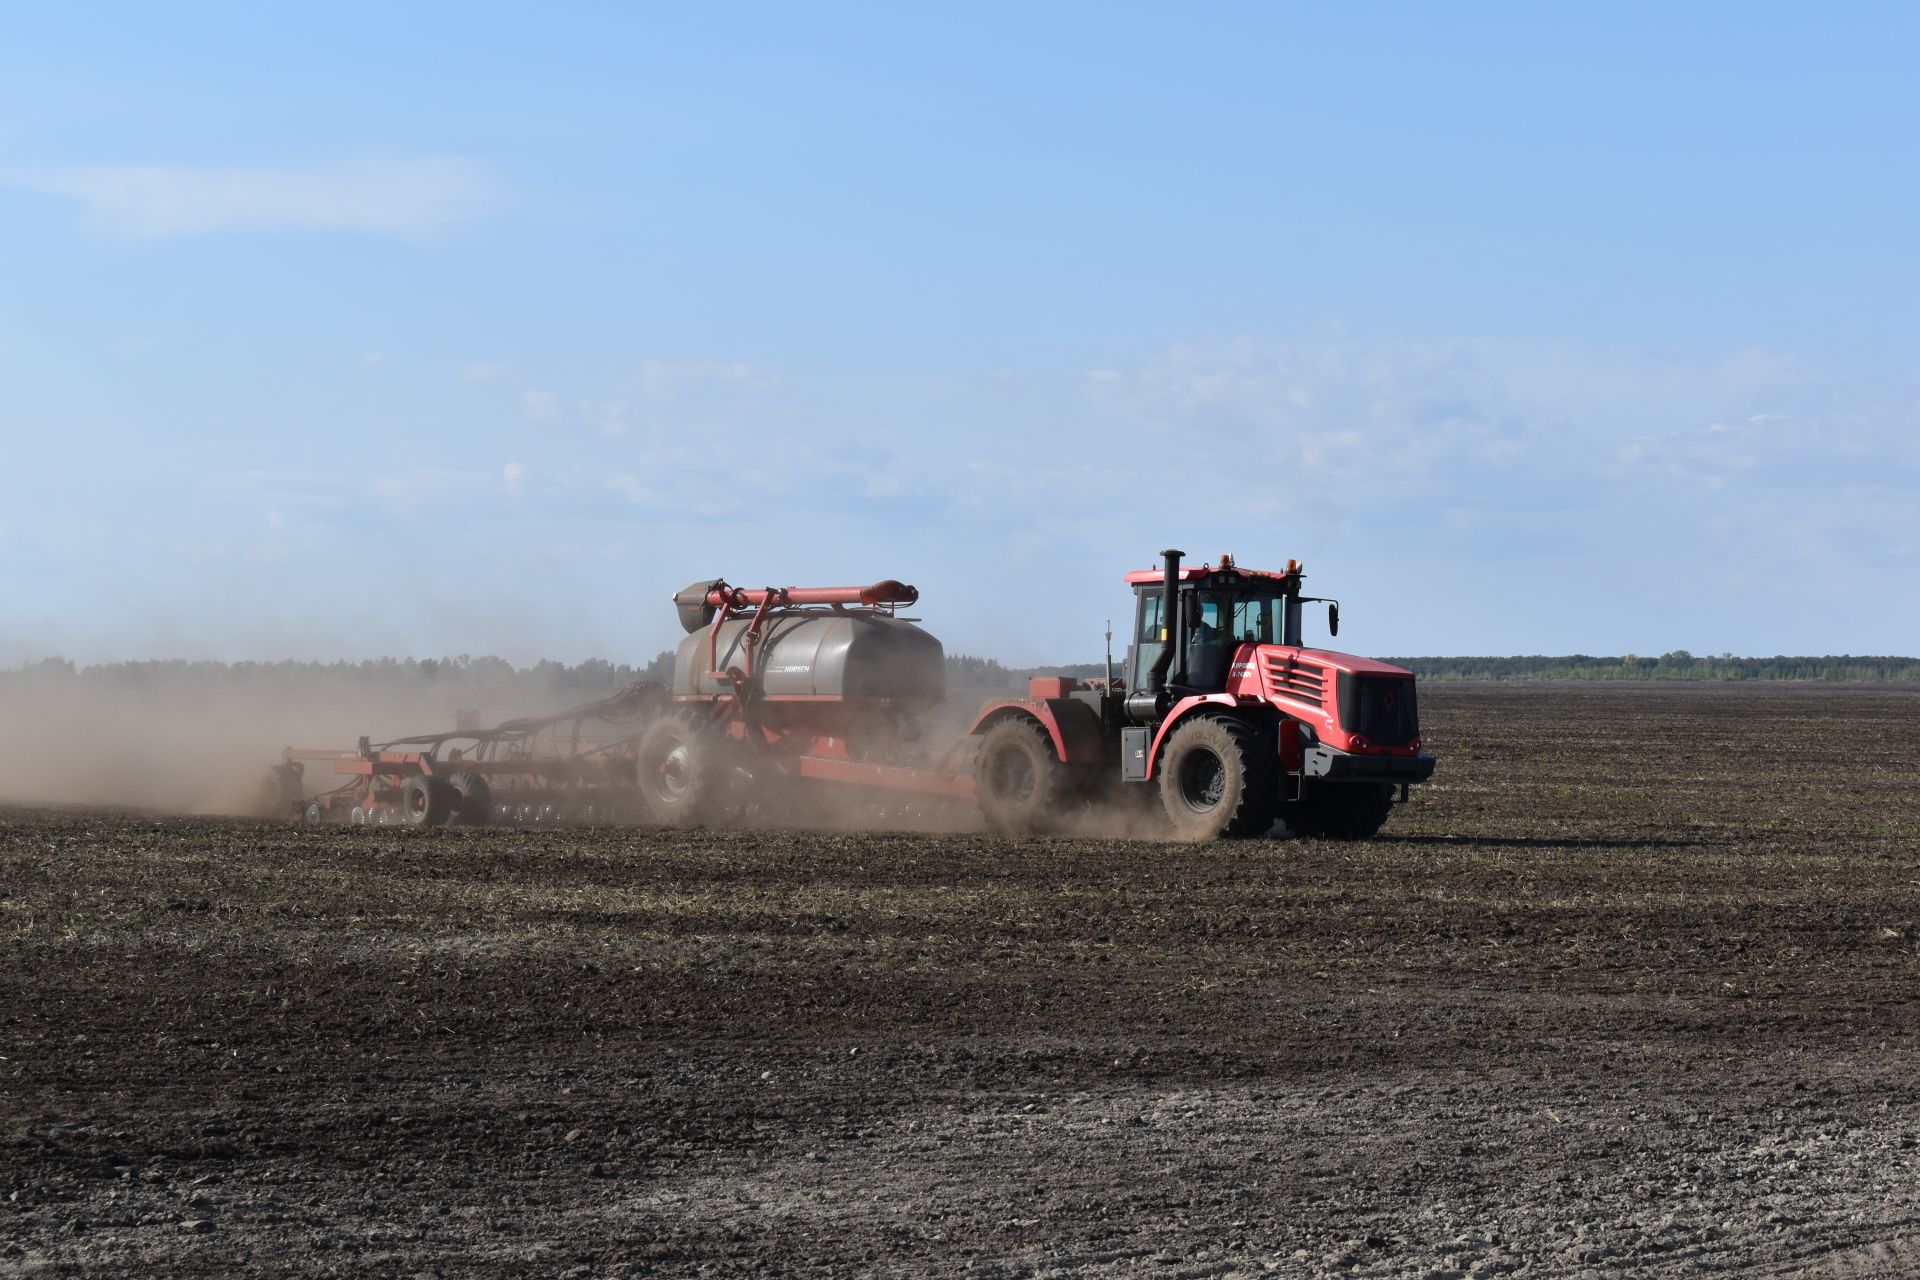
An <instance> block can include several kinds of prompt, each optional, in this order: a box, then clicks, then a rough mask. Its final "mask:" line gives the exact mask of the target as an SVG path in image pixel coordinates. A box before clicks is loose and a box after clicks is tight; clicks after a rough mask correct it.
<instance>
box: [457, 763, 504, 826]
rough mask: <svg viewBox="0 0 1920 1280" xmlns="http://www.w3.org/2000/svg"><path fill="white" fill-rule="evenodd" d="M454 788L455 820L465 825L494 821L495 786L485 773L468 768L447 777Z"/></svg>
mask: <svg viewBox="0 0 1920 1280" xmlns="http://www.w3.org/2000/svg"><path fill="white" fill-rule="evenodd" d="M447 784H448V785H449V786H451V787H452V788H453V821H455V822H457V823H459V824H460V825H461V826H464V827H484V826H486V825H487V823H489V822H491V821H493V788H492V787H490V786H488V785H487V779H486V775H485V774H480V773H474V772H473V771H472V770H466V771H463V772H461V773H456V774H454V775H453V776H452V777H451V778H448V779H447Z"/></svg>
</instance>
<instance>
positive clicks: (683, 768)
mask: <svg viewBox="0 0 1920 1280" xmlns="http://www.w3.org/2000/svg"><path fill="white" fill-rule="evenodd" d="M737 757H738V753H737V751H736V750H735V749H734V745H733V742H732V741H731V740H730V739H729V738H728V737H727V736H726V735H725V734H723V733H721V732H720V731H719V730H718V729H716V728H714V727H712V726H710V725H705V724H696V723H695V722H694V721H692V720H691V719H687V718H684V717H681V716H668V717H667V718H665V719H664V720H660V721H658V722H656V723H655V724H654V726H653V727H652V728H651V729H649V730H647V732H646V736H645V737H643V738H641V739H640V755H639V762H638V763H639V770H638V772H639V790H640V796H641V799H642V800H643V801H644V802H645V804H646V807H647V809H648V811H649V813H650V814H651V816H652V817H653V820H654V821H656V822H659V823H661V824H662V825H664V826H669V827H698V826H719V825H724V824H726V823H728V822H731V821H734V820H736V819H737V818H738V817H739V815H740V813H741V812H742V810H743V809H744V807H745V806H744V796H743V795H742V792H743V790H744V785H743V784H744V781H745V780H744V779H743V777H742V774H741V769H740V767H739V761H738V758H737Z"/></svg>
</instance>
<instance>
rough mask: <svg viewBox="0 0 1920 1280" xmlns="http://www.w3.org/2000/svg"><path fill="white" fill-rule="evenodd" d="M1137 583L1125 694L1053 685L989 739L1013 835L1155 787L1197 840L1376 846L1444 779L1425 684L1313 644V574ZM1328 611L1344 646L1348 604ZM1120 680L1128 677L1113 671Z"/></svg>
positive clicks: (985, 761)
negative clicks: (1281, 836)
mask: <svg viewBox="0 0 1920 1280" xmlns="http://www.w3.org/2000/svg"><path fill="white" fill-rule="evenodd" d="M1163 554H1164V555H1165V565H1164V568H1163V569H1161V570H1152V569H1148V570H1141V571H1138V572H1135V573H1129V574H1128V575H1127V582H1128V583H1129V584H1131V585H1132V587H1133V589H1134V598H1135V609H1134V625H1133V636H1132V642H1131V644H1130V645H1129V646H1128V653H1127V664H1126V666H1127V671H1126V677H1125V679H1124V680H1116V679H1114V678H1112V676H1111V675H1109V677H1108V678H1107V679H1106V680H1104V681H1087V682H1081V681H1076V680H1073V679H1067V678H1053V679H1036V680H1034V681H1032V683H1031V688H1030V690H1029V696H1028V697H1026V698H1024V699H1017V700H1014V699H1009V700H1007V701H1003V702H999V703H995V704H990V705H989V706H987V707H986V708H985V709H984V710H983V711H982V712H981V714H980V716H979V718H978V720H977V721H976V722H975V725H974V733H975V734H977V735H978V737H979V748H978V751H977V753H976V755H975V762H974V778H975V784H976V795H977V798H978V802H979V805H980V808H981V811H982V812H983V813H984V814H985V815H986V817H987V820H988V821H989V822H991V823H992V824H993V825H994V826H996V827H998V828H1000V829H1002V830H1035V829H1041V828H1044V827H1046V826H1048V825H1050V824H1052V823H1053V822H1054V821H1056V820H1057V819H1058V817H1059V816H1061V815H1063V814H1065V813H1068V812H1070V811H1071V810H1072V809H1073V808H1074V807H1076V806H1077V805H1081V804H1084V803H1086V802H1087V801H1088V800H1090V799H1091V800H1093V801H1094V802H1096V803H1098V802H1100V801H1101V800H1103V799H1106V798H1110V797H1111V796H1112V795H1113V793H1114V792H1115V790H1116V789H1117V790H1119V791H1120V792H1122V794H1124V792H1125V791H1127V790H1131V789H1134V788H1156V789H1157V790H1158V792H1159V800H1160V806H1161V808H1162V809H1164V810H1165V813H1166V817H1167V820H1168V822H1169V823H1171V825H1172V827H1173V831H1174V833H1175V835H1177V836H1179V837H1181V838H1183V839H1192V840H1209V839H1216V838H1221V837H1229V838H1231V837H1242V836H1260V835H1265V834H1266V833H1268V832H1269V831H1271V830H1272V829H1273V827H1274V824H1275V822H1276V821H1280V822H1284V823H1286V825H1287V829H1288V830H1290V831H1292V832H1293V833H1294V834H1296V835H1310V836H1326V837H1331V838H1334V839H1347V840H1356V839H1365V838H1367V837H1369V836H1371V835H1373V834H1374V833H1375V832H1376V831H1378V830H1379V829H1380V825H1381V823H1383V822H1384V821H1385V820H1386V817H1387V813H1388V811H1389V809H1390V808H1391V806H1392V804H1393V802H1394V800H1395V799H1396V798H1397V799H1400V800H1404V799H1406V796H1407V790H1408V787H1409V786H1410V785H1411V784H1413V783H1416V782H1424V781H1426V780H1427V779H1428V778H1429V777H1431V776H1432V775H1433V768H1434V759H1433V757H1432V756H1430V755H1425V754H1422V753H1421V750H1420V722H1419V717H1418V714H1417V712H1416V708H1415V703H1414V687H1413V686H1414V680H1413V673H1412V672H1410V671H1406V670H1403V669H1402V668H1400V667H1394V666H1389V665H1387V664H1386V663H1382V662H1374V661H1371V660H1370V659H1367V658H1360V657H1355V656H1353V655H1352V654H1346V653H1336V652H1333V651H1331V650H1327V649H1310V648H1306V647H1304V646H1303V645H1302V643H1301V640H1302V636H1301V610H1302V606H1303V605H1305V604H1307V603H1310V602H1314V600H1315V598H1314V597H1309V596H1304V595H1302V594H1301V583H1302V578H1303V577H1304V575H1303V574H1302V572H1301V569H1300V566H1299V565H1298V564H1297V563H1295V562H1293V561H1289V562H1288V564H1287V568H1286V570H1285V571H1284V572H1280V573H1269V572H1264V571H1260V570H1250V569H1242V568H1240V567H1239V566H1237V565H1236V564H1234V562H1233V559H1232V557H1230V556H1222V557H1221V558H1220V563H1219V565H1217V566H1211V565H1202V566H1200V567H1198V568H1193V567H1183V566H1182V564H1181V555H1182V553H1181V552H1179V551H1167V552H1165V553H1163ZM1320 603H1325V604H1327V605H1328V613H1327V622H1328V631H1329V632H1330V633H1331V634H1334V635H1338V634H1339V627H1340V612H1339V609H1340V606H1339V604H1338V602H1336V601H1320ZM1109 665H1111V664H1109Z"/></svg>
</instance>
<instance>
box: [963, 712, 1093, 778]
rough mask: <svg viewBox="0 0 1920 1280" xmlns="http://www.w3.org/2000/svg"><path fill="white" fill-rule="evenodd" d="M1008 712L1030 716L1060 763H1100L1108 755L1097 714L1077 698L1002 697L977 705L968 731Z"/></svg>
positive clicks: (977, 730) (975, 730)
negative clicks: (1049, 740) (1048, 741)
mask: <svg viewBox="0 0 1920 1280" xmlns="http://www.w3.org/2000/svg"><path fill="white" fill-rule="evenodd" d="M1008 716H1030V717H1032V718H1033V719H1035V720H1038V721H1039V722H1040V727H1041V728H1043V729H1045V730H1046V731H1047V737H1049V738H1050V739H1052V740H1053V750H1054V753H1055V754H1056V755H1057V756H1059V758H1060V761H1061V763H1063V764H1101V763H1104V762H1105V761H1106V759H1107V743H1106V737H1105V735H1104V734H1103V733H1102V732H1101V729H1100V715H1099V713H1098V712H1096V711H1095V710H1094V709H1093V708H1092V707H1090V706H1088V705H1087V704H1086V703H1084V702H1081V701H1080V700H1079V699H1077V698H1002V699H999V700H997V701H994V702H989V703H987V704H986V705H985V706H983V707H981V708H980V714H979V715H978V716H976V717H974V721H973V728H971V729H969V730H968V731H967V732H968V733H969V734H980V733H985V732H986V731H987V730H988V729H991V728H992V727H993V726H994V725H995V724H997V723H999V722H1000V721H1001V720H1004V719H1006V718H1007V717H1008Z"/></svg>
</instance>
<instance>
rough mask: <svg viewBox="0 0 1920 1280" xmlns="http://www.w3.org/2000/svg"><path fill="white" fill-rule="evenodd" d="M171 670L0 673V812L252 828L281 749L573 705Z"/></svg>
mask: <svg viewBox="0 0 1920 1280" xmlns="http://www.w3.org/2000/svg"><path fill="white" fill-rule="evenodd" d="M173 665H174V664H131V666H130V667H119V668H109V669H105V673H103V669H100V668H88V669H82V670H79V671H76V670H74V669H73V668H71V667H69V666H67V665H66V664H64V663H57V662H54V663H42V664H38V665H36V666H34V667H29V668H26V669H23V670H17V671H7V672H0V801H9V802H15V803H41V804H99V805H113V806H119V807H125V808H131V809H142V810H157V811H163V812H174V813H195V814H241V815H250V814H256V813H258V812H260V809H261V798H262V784H263V781H264V779H265V776H266V773H267V770H268V769H269V768H270V767H271V766H273V765H275V764H278V763H279V761H280V752H281V749H282V748H284V747H288V746H299V747H316V748H322V749H329V750H340V751H348V750H352V749H353V746H354V743H355V741H356V740H357V739H358V738H359V737H360V736H361V735H363V734H365V735H368V736H370V737H371V738H373V740H374V741H376V742H379V741H383V740H386V739H391V738H397V737H401V736H404V735H407V734H417V733H429V732H438V731H443V730H451V729H452V728H454V726H455V720H456V716H457V714H458V712H459V711H460V710H462V709H472V710H477V711H479V712H480V713H481V717H482V720H483V722H484V721H488V720H497V719H505V718H507V717H510V716H518V715H539V714H544V713H546V712H549V711H555V710H559V709H561V708H562V707H565V706H568V705H571V704H573V703H577V702H579V701H581V698H580V695H579V693H578V692H577V691H573V690H560V691H553V692H551V693H548V694H546V695H535V696H529V694H528V692H527V691H526V690H525V689H523V688H512V687H499V688H491V689H490V688H486V687H479V688H476V687H474V686H473V685H471V684H462V685H459V686H456V687H436V686H434V685H432V684H430V683H422V684H420V685H419V686H417V687H410V686H409V685H407V684H405V683H399V684H396V683H395V682H394V681H392V680H390V679H374V678H355V677H353V676H352V675H350V674H347V673H345V672H342V673H340V674H338V675H333V674H332V673H330V676H332V678H328V679H326V680H323V681H297V680H296V681H287V682H279V681H271V680H269V681H248V680H244V679H232V680H223V679H208V678H206V674H205V668H204V667H200V666H189V665H187V664H181V668H182V669H181V670H171V669H170V668H172V667H173ZM349 670H351V669H349ZM331 777H332V775H331V771H330V769H329V767H328V766H326V765H324V764H314V765H310V766H309V788H310V789H312V788H313V787H315V786H317V785H319V784H321V783H322V782H323V781H325V780H326V779H330V778H331ZM325 785H332V784H331V782H326V783H325Z"/></svg>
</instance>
